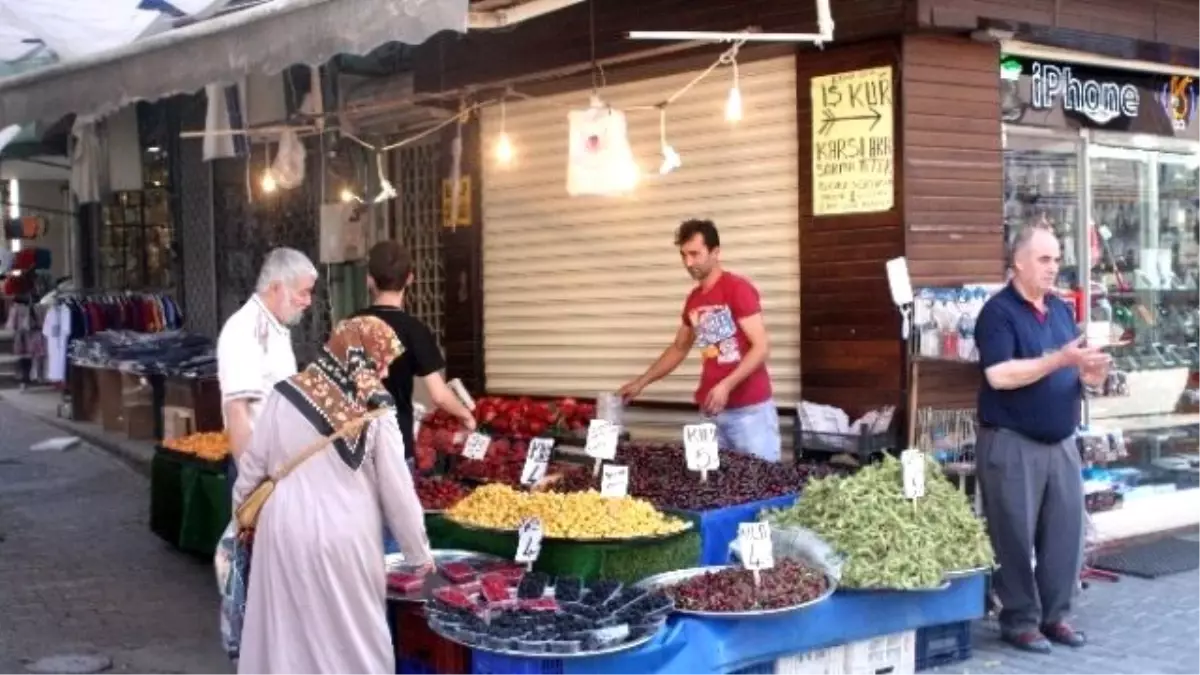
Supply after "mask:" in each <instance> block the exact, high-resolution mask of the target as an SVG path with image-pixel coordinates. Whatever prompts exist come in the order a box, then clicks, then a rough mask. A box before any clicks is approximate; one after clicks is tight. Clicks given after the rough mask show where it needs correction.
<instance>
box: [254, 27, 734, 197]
mask: <svg viewBox="0 0 1200 675" xmlns="http://www.w3.org/2000/svg"><path fill="white" fill-rule="evenodd" d="M746 41H747V40H746V38H739V39H737V40H734V41H732V42H733V44H732V45H731V46H730V47H729V48H728V49H726V50H725V51H724V52H722V53H721V54H720V55H719V56H718V57H717V58H716V59H715V60H714V61H713V63H712V64H711V65H709V66H708V67H707V68H705V69H704V70H703V71H701V72H700V73H699V74H697V75H696V77H694V78H692V79H691V80H689V81H688V82H687V83H686V84H684V85H683V86H682V87H680V88H679V89H677V90H675V91H674V92H672V93H671V95H669V96H667V97H666V98H664V99H663V100H661V101H659V102H657V103H653V104H650V105H634V106H628V107H626V108H624V110H626V111H631V112H633V111H650V110H654V111H657V112H658V116H659V146H660V152H661V153H662V163H661V164H660V166H659V173H660V174H668V173H671V172H672V171H675V170H676V169H678V168H679V167H681V166H682V165H683V160H682V158H681V157H680V155H679V153H678V152H677V151H676V150H675V148H674V147H672V146H671V144H670V143H669V142H668V141H667V110H668V108H669V107H670V106H671V104H673V103H675V101H677V100H678V99H680V98H681V97H683V96H684V95H686V94H687V93H688V92H689V91H691V89H692V88H693V87H695V86H696V85H697V84H699V83H700V82H701V81H703V80H704V79H705V78H707V77H708V76H710V75H711V74H712V73H713V72H714V71H716V70H717V69H718V68H720V67H722V66H726V67H728V68H729V69H730V72H731V77H732V82H731V84H730V88H729V94H728V95H727V97H726V99H725V107H724V110H725V120H726V121H727V122H728V123H730V124H737V123H738V122H740V121H741V119H742V111H743V107H742V93H741V86H740V74H739V71H738V62H737V57H738V52H739V50H740V49H741V48H742V46H743V45H745V44H746ZM600 93H601V91H598V90H597V91H593V94H592V105H593V106H597V105H599V106H603V105H604V104H603V102H602V100H601V98H600ZM509 99H520V100H521V101H523V102H524V101H538V97H536V96H530V95H528V94H523V93H520V92H518V91H515V90H514V89H512V88H511V87H510V88H508V89H506V90H505V91H504V93H503V94H501V95H500V96H499V97H496V98H491V99H487V100H480V101H476V102H474V103H467V102H466V101H465V100H464V101H463V102H462V104H461V105H460V109H459V112H458V114H456V115H455V116H453V117H451V118H449V119H447V120H445V121H442V122H440V123H438V124H436V125H433V126H431V127H429V128H427V129H423V130H421V131H419V132H417V133H415V134H412V135H410V136H407V137H405V138H402V139H400V140H398V141H395V142H392V143H389V144H386V145H375V144H372V143H369V142H367V141H365V140H363V139H362V138H359V137H358V136H355V135H354V134H352V133H349V132H346V131H340V132H339V133H340V134H341V135H342V136H344V137H346V138H348V139H350V140H351V141H353V142H354V143H357V144H358V145H361V146H362V147H363V148H365V149H366V150H367V151H368V152H371V153H373V154H374V156H375V163H376V170H377V171H378V174H379V176H378V178H379V185H380V191H379V193H378V194H377V195H376V196H375V197H373V198H372V199H371V200H370V202H371V203H374V204H379V203H382V202H385V201H388V200H390V199H394V198H395V197H396V194H397V192H396V189H395V187H393V186H392V184H391V183H390V182H389V181H388V178H387V172H386V170H385V162H384V159H383V158H384V155H385V154H386V153H388V152H390V151H392V150H396V149H398V148H402V147H404V146H406V145H410V144H412V143H415V142H417V141H419V140H421V139H423V138H427V137H429V136H431V135H433V134H436V133H437V132H439V131H441V130H443V129H445V128H447V127H449V126H450V125H452V124H458V125H460V126H461V125H462V124H465V123H466V122H467V120H468V119H469V118H470V115H471V114H472V113H474V112H476V111H478V110H481V109H483V108H487V107H491V106H499V107H500V129H499V131H498V132H497V134H496V136H495V139H494V141H493V143H492V151H491V155H492V158H493V160H494V161H495V162H496V164H497V165H498V166H501V167H507V166H511V165H512V163H513V161H514V160H515V158H516V156H517V154H518V151H517V148H516V145H515V144H514V142H513V138H512V136H511V135H510V134H509V133H508V129H507V122H508V101H509ZM267 158H268V162H267V168H266V170H265V171H264V172H263V177H262V181H261V186H262V189H263V191H264V192H273V191H274V190H276V189H277V186H278V182H277V181H276V179H275V177H274V175H273V173H272V169H271V165H270V161H269V160H270V151H269V150H268V154H267ZM339 197H340V199H341V200H342V201H343V202H357V203H359V204H366V203H368V202H367V200H365V199H364V198H363V197H362V196H360V195H359V194H358V193H357V192H355V191H354V189H353V188H352V187H351V186H349V185H346V186H343V187H342V188H341V190H340V195H339Z"/></svg>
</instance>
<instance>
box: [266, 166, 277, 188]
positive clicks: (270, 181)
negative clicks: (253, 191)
mask: <svg viewBox="0 0 1200 675" xmlns="http://www.w3.org/2000/svg"><path fill="white" fill-rule="evenodd" d="M276 187H278V185H277V184H276V183H275V175H274V174H272V173H271V170H270V169H267V170H266V171H264V172H263V177H262V190H263V192H267V193H271V192H274V191H275V188H276Z"/></svg>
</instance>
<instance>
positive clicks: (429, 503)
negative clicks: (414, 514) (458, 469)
mask: <svg viewBox="0 0 1200 675" xmlns="http://www.w3.org/2000/svg"><path fill="white" fill-rule="evenodd" d="M416 482H417V485H416V487H417V497H419V498H420V499H421V506H423V507H425V510H426V511H444V510H446V509H448V508H450V507H452V506H454V505H455V504H457V503H458V502H459V501H460V500H461V499H462V498H463V497H466V496H467V495H468V494H470V492H471V490H470V489H469V488H467V486H465V485H463V484H462V483H459V482H457V481H454V480H451V479H449V478H430V477H426V476H417V477H416Z"/></svg>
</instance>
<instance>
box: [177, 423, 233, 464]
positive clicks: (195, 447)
mask: <svg viewBox="0 0 1200 675" xmlns="http://www.w3.org/2000/svg"><path fill="white" fill-rule="evenodd" d="M163 446H164V447H166V448H168V449H170V450H174V451H175V452H182V453H184V454H188V455H195V456H196V457H198V458H200V459H206V460H209V461H213V462H219V461H222V460H224V459H225V458H226V457H228V456H229V452H230V450H229V434H226V433H225V432H224V431H217V432H204V433H196V434H189V435H187V436H181V437H180V438H172V439H169V440H166V441H163Z"/></svg>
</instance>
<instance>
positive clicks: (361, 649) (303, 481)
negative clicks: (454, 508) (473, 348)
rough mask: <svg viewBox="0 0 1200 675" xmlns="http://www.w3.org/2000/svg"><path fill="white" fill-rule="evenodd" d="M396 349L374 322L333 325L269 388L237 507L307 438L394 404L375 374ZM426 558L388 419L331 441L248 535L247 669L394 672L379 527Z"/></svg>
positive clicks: (396, 434)
mask: <svg viewBox="0 0 1200 675" xmlns="http://www.w3.org/2000/svg"><path fill="white" fill-rule="evenodd" d="M402 352H403V347H402V346H401V344H400V341H399V340H398V339H397V338H396V334H395V332H393V331H392V329H391V328H390V327H388V325H387V324H386V323H384V322H383V321H382V320H380V319H378V318H375V317H370V316H364V317H359V318H355V319H351V320H349V321H343V322H341V323H340V324H338V326H337V327H336V328H335V329H334V331H333V335H332V336H331V337H330V339H329V342H328V343H326V344H325V346H324V347H323V348H322V349H321V353H320V355H319V356H318V358H317V360H316V361H315V362H314V363H313V364H312V365H310V366H308V367H307V368H306V369H304V370H302V371H301V372H300V373H298V374H297V375H294V376H292V377H291V378H288V379H286V380H283V381H281V382H280V383H279V384H277V385H276V386H275V389H274V391H273V392H271V394H270V396H268V398H267V400H266V402H265V403H264V406H263V411H262V415H261V416H260V417H259V420H258V423H257V424H256V427H255V429H254V435H253V437H252V438H251V441H250V445H249V447H248V448H247V450H246V452H245V453H244V454H243V455H242V458H241V460H240V462H239V464H240V474H239V475H238V479H237V484H236V485H235V487H234V504H235V505H240V504H241V503H242V502H243V501H244V500H245V499H246V497H247V496H248V495H249V494H250V493H251V492H252V491H253V490H254V488H255V487H256V486H257V485H258V484H259V483H260V482H262V481H263V480H264V479H265V478H266V477H268V476H276V475H278V472H279V471H280V470H281V468H282V467H283V466H284V465H286V464H287V463H288V461H289V460H290V459H292V458H293V457H295V456H297V455H298V454H299V453H302V452H304V449H305V448H307V447H309V446H310V445H311V444H312V443H313V442H314V441H317V440H318V439H320V438H321V437H323V436H329V435H331V434H333V433H334V432H335V431H336V430H338V429H340V428H343V427H345V426H346V424H347V423H349V422H351V421H352V420H355V419H357V418H360V417H362V416H363V415H365V414H367V413H368V412H369V411H371V410H374V409H377V408H380V407H391V406H393V403H392V399H391V396H389V395H388V393H387V390H386V389H385V388H384V386H383V384H382V382H381V381H380V379H381V377H383V375H384V374H385V373H387V370H388V365H389V364H390V363H391V362H392V361H393V360H394V359H395V358H396V357H398V356H399V355H400V354H401V353H402ZM385 522H386V524H387V526H388V528H389V529H390V530H391V532H392V533H393V535H394V536H395V537H396V539H397V540H398V541H399V543H400V547H401V549H402V551H403V553H404V556H405V558H406V560H408V561H409V562H411V563H413V564H417V565H423V566H426V567H428V566H429V565H430V563H431V556H430V550H429V543H428V540H427V539H426V536H425V526H424V520H423V510H422V508H421V503H420V500H419V499H418V498H417V495H416V492H415V490H414V487H413V480H412V476H411V474H410V473H409V471H408V467H407V465H406V464H405V461H404V441H403V437H402V436H401V434H400V428H399V427H398V426H397V425H396V417H395V415H383V416H381V417H378V418H376V419H374V420H372V421H371V422H370V423H369V424H368V425H367V426H366V428H365V429H364V430H362V431H361V433H357V434H352V435H349V436H347V437H346V438H343V439H339V440H337V441H335V442H334V443H333V444H332V446H326V447H325V449H323V450H321V451H319V452H317V453H316V454H315V455H313V456H312V457H311V458H309V459H308V460H306V461H304V462H303V463H302V464H300V465H299V466H298V467H296V469H295V470H294V471H293V472H292V473H290V474H288V475H287V476H285V477H283V478H282V479H280V480H279V482H278V484H277V485H276V486H275V491H274V493H273V494H272V495H271V496H270V498H269V499H268V500H267V502H266V504H265V505H264V506H263V508H262V511H261V513H260V515H259V518H258V523H257V526H256V528H255V533H254V550H253V557H252V562H251V567H250V581H249V586H248V590H247V599H246V615H245V622H244V624H243V629H242V642H241V655H240V660H239V664H238V669H239V672H243V673H394V672H395V656H394V653H393V651H392V646H391V639H390V637H389V634H388V627H387V617H386V613H385V612H386V583H387V581H386V570H385V568H384V557H383V556H384V551H383V526H384V523H385Z"/></svg>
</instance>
